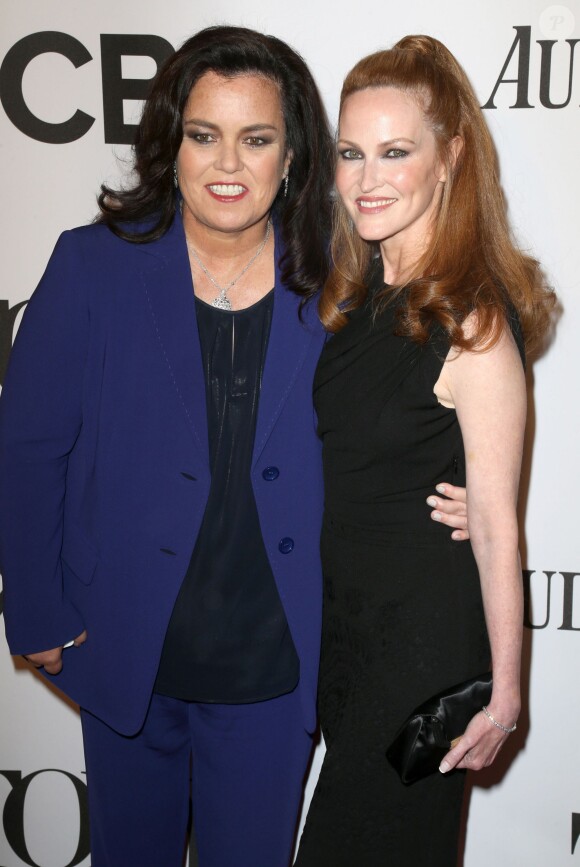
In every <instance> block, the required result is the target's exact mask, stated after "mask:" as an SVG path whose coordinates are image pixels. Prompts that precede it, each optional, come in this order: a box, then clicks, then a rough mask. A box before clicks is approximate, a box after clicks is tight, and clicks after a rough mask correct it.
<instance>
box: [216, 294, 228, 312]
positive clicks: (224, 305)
mask: <svg viewBox="0 0 580 867" xmlns="http://www.w3.org/2000/svg"><path fill="white" fill-rule="evenodd" d="M211 306H212V307H217V308H218V310H231V309H232V305H231V303H230V300H229V298H226V296H225V295H218V296H217V297H216V298H214V299H213V301H212V302H211Z"/></svg>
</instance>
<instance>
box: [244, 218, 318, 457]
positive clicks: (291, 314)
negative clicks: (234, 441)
mask: <svg viewBox="0 0 580 867" xmlns="http://www.w3.org/2000/svg"><path fill="white" fill-rule="evenodd" d="M280 248H281V244H280V242H279V238H278V235H276V253H275V259H276V282H275V286H274V313H273V316H272V325H271V327H270V339H269V341H268V350H267V352H266V362H265V365H264V374H263V378H262V388H261V391H260V403H259V407H258V420H257V424H256V434H255V440H254V454H253V459H252V465H255V463H256V461H257V460H258V459H259V457H260V455H261V453H262V451H263V449H264V446H265V444H266V442H267V440H268V437H269V436H270V433H271V432H272V428H273V427H274V425H275V423H276V420H277V419H278V416H279V415H280V412H281V411H282V409H283V407H284V403H285V402H286V399H287V398H288V395H289V393H290V390H291V389H292V386H293V385H294V383H295V381H296V378H297V377H298V375H299V374H300V371H301V368H302V366H303V364H304V360H305V358H306V354H307V352H308V349H309V347H310V344H311V341H312V340H313V339H314V337H315V336H316V335H317V334H318V335H320V334H321V332H322V325H321V324H320V321H319V319H318V316H317V312H316V304H315V303H314V302H310V304H308V305H307V306H306V307H305V308H304V310H303V314H302V320H303V321H301V320H300V318H299V313H298V311H299V306H300V299H299V298H298V296H297V295H295V294H294V292H291V291H290V290H288V289H286V288H285V286H284V285H283V283H282V279H281V276H280V268H279V260H280V256H281V249H280ZM321 349H322V341H321ZM313 424H314V422H313Z"/></svg>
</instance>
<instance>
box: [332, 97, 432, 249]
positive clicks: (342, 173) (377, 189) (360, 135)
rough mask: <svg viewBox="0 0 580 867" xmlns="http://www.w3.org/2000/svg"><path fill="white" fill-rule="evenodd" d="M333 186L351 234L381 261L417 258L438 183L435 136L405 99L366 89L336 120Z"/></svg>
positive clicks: (411, 101) (411, 102)
mask: <svg viewBox="0 0 580 867" xmlns="http://www.w3.org/2000/svg"><path fill="white" fill-rule="evenodd" d="M338 154H339V155H338V163H337V169H336V186H337V189H338V192H339V194H340V197H341V199H342V201H343V203H344V205H345V207H346V210H347V211H348V213H349V215H350V217H351V218H352V220H353V222H354V225H355V228H356V230H357V232H358V233H359V234H360V236H361V238H364V239H365V240H366V241H377V242H379V243H380V245H381V250H382V252H383V255H385V254H387V255H389V256H390V255H392V254H394V255H398V256H399V257H402V259H404V260H405V261H406V262H407V263H409V262H410V261H416V259H417V258H418V257H419V256H420V255H421V252H422V251H423V249H424V247H425V244H426V241H427V239H428V236H429V232H430V228H431V225H432V220H433V218H434V215H435V214H436V212H437V208H438V204H439V201H440V198H441V193H442V189H443V187H442V184H443V182H444V180H445V170H444V166H443V163H442V161H441V160H440V159H439V156H438V154H437V148H436V141H435V136H434V134H433V132H432V131H431V129H430V128H429V126H428V125H427V123H426V120H425V116H424V113H423V111H422V110H421V108H420V106H419V105H418V103H417V101H416V100H415V99H414V98H413V96H412V95H410V94H407V93H405V92H404V91H402V90H398V89H396V88H393V87H377V88H367V89H365V90H360V91H357V92H355V93H353V94H351V95H350V96H348V97H347V98H346V100H345V101H344V104H343V107H342V111H341V115H340V130H339V141H338Z"/></svg>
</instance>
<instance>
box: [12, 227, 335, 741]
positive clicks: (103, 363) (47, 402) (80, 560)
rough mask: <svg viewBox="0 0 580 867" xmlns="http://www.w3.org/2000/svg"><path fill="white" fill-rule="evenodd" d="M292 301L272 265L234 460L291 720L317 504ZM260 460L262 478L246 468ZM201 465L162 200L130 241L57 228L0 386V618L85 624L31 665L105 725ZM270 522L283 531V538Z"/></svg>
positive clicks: (138, 703) (180, 271) (184, 557)
mask: <svg viewBox="0 0 580 867" xmlns="http://www.w3.org/2000/svg"><path fill="white" fill-rule="evenodd" d="M276 252H277V259H278V258H279V254H280V252H281V251H280V248H279V244H278V242H277V247H276ZM298 304H299V300H298V298H297V297H296V296H295V295H294V294H293V293H291V292H289V291H288V290H286V289H285V288H284V286H283V285H282V283H281V280H280V275H279V272H278V269H277V270H276V285H275V301H274V314H273V320H272V327H271V333H270V341H269V346H268V352H267V357H266V362H265V369H264V376H263V383H262V391H261V397H260V405H259V414H258V422H257V428H256V436H255V445H254V455H253V462H252V470H251V473H252V484H253V488H254V493H255V498H256V503H257V508H258V513H259V517H260V524H261V528H262V534H263V537H264V542H265V546H266V550H267V553H268V557H269V560H270V564H271V566H272V571H273V573H274V577H275V580H276V583H277V586H278V590H279V593H280V597H281V600H282V603H283V605H284V609H285V612H286V616H287V619H288V623H289V626H290V630H291V633H292V636H293V639H294V643H295V646H296V649H297V652H298V656H299V658H300V685H299V689H300V690H301V695H302V704H303V709H304V724H305V727H306V728H307V729H308V730H311V729H313V728H314V725H315V695H316V679H317V668H318V657H319V640H320V619H321V575H320V560H319V536H320V524H321V515H322V471H321V460H320V443H319V441H318V438H317V436H316V432H315V425H316V422H315V416H314V411H313V407H312V379H313V374H314V369H315V366H316V362H317V360H318V357H319V354H320V351H321V348H322V345H323V342H324V333H323V329H322V327H321V325H320V323H319V320H318V317H317V312H316V305H315V304H313V303H310V304H309V305H307V306H306V308H305V310H304V311H303V321H302V322H301V321H300V320H299V317H298ZM272 466H275V467H277V468H278V469H279V475H278V477H277V478H276V479H272V478H271V477H272V475H275V474H272V473H265V474H264V472H263V471H264V470H265V468H266V467H272ZM209 484H210V469H209V454H208V438H207V420H206V403H205V386H204V377H203V369H202V361H201V352H200V344H199V337H198V332H197V325H196V319H195V303H194V294H193V290H192V282H191V272H190V267H189V262H188V256H187V248H186V244H185V237H184V232H183V226H182V223H181V219H180V218H179V215H177V217H176V219H175V222H174V224H173V226H172V228H171V229H170V230H169V231H168V232H167V234H166V235H165V236H164V237H163V238H161V239H160V240H159V241H156V242H153V243H150V244H145V245H136V244H131V243H129V242H126V241H122V240H120V239H118V238H117V237H115V236H114V235H113V234H112V233H111V232H110V231H109V230H108V229H106V228H105V227H103V226H88V227H84V228H80V229H75V230H73V231H71V232H65V233H64V234H63V235H62V236H61V238H60V239H59V241H58V244H57V246H56V249H55V251H54V253H53V255H52V257H51V260H50V262H49V264H48V267H47V270H46V273H45V274H44V277H43V279H42V281H41V283H40V285H39V287H38V289H37V290H36V292H35V293H34V296H33V297H32V299H31V301H30V303H29V304H28V308H27V310H26V313H25V316H24V319H23V322H22V325H21V327H20V330H19V333H18V336H17V339H16V342H15V345H14V349H13V352H12V355H11V359H10V364H9V370H8V374H7V377H6V382H5V386H4V390H3V394H2V399H1V401H0V568H1V571H2V576H3V580H4V596H5V620H6V632H7V637H8V642H9V645H10V648H11V651H12V652H13V653H14V654H22V653H34V652H37V651H41V650H46V649H48V648H52V647H56V646H58V645H60V644H63V643H65V642H66V641H68V640H70V639H71V638H73V637H74V636H76V635H78V634H79V633H80V632H81V631H82V630H83V629H86V630H87V632H88V640H87V642H86V643H85V644H84V645H83V646H82V647H80V648H78V649H71V650H67V651H65V653H64V666H63V670H62V672H61V673H60V674H58V675H57V676H55V677H54V678H50V679H51V680H52V681H53V682H54V683H55V684H56V685H57V686H59V687H60V688H61V689H62V690H63V691H64V692H65V693H67V694H68V695H69V696H71V698H73V699H74V700H75V701H76V702H78V703H79V704H80V705H81V706H82V707H84V708H86V709H88V710H89V711H91V712H92V713H94V714H95V715H96V716H98V717H100V718H101V719H103V720H105V721H106V722H107V723H108V724H109V725H111V726H112V727H114V728H115V729H117V730H118V731H120V732H122V733H124V734H131V733H134V732H136V731H137V730H138V729H139V728H140V726H141V724H142V722H143V720H144V717H145V713H146V710H147V706H148V702H149V699H150V695H151V690H152V686H153V682H154V679H155V675H156V671H157V666H158V662H159V657H160V652H161V647H162V644H163V640H164V636H165V632H166V628H167V624H168V621H169V618H170V615H171V611H172V608H173V605H174V602H175V599H176V596H177V593H178V590H179V587H180V585H181V582H182V580H183V577H184V575H185V572H186V569H187V566H188V563H189V559H190V556H191V552H192V550H193V546H194V543H195V540H196V537H197V533H198V532H199V527H200V523H201V519H202V516H203V512H204V509H205V504H206V501H207V496H208V491H209ZM283 539H284V540H287V539H292V540H293V542H294V547H293V548H292V550H291V551H288V548H289V547H290V546H289V545H288V544H286V545H284V544H282V545H281V544H280V542H281V540H283ZM285 552H287V553H285Z"/></svg>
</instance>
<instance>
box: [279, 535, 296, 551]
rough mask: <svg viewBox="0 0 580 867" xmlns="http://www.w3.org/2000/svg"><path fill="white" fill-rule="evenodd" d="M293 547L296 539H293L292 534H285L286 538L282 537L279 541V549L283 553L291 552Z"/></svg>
mask: <svg viewBox="0 0 580 867" xmlns="http://www.w3.org/2000/svg"><path fill="white" fill-rule="evenodd" d="M293 549H294V539H291V538H290V536H284V538H283V539H280V541H279V542H278V550H279V551H280V553H281V554H289V553H290V551H292V550H293Z"/></svg>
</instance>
